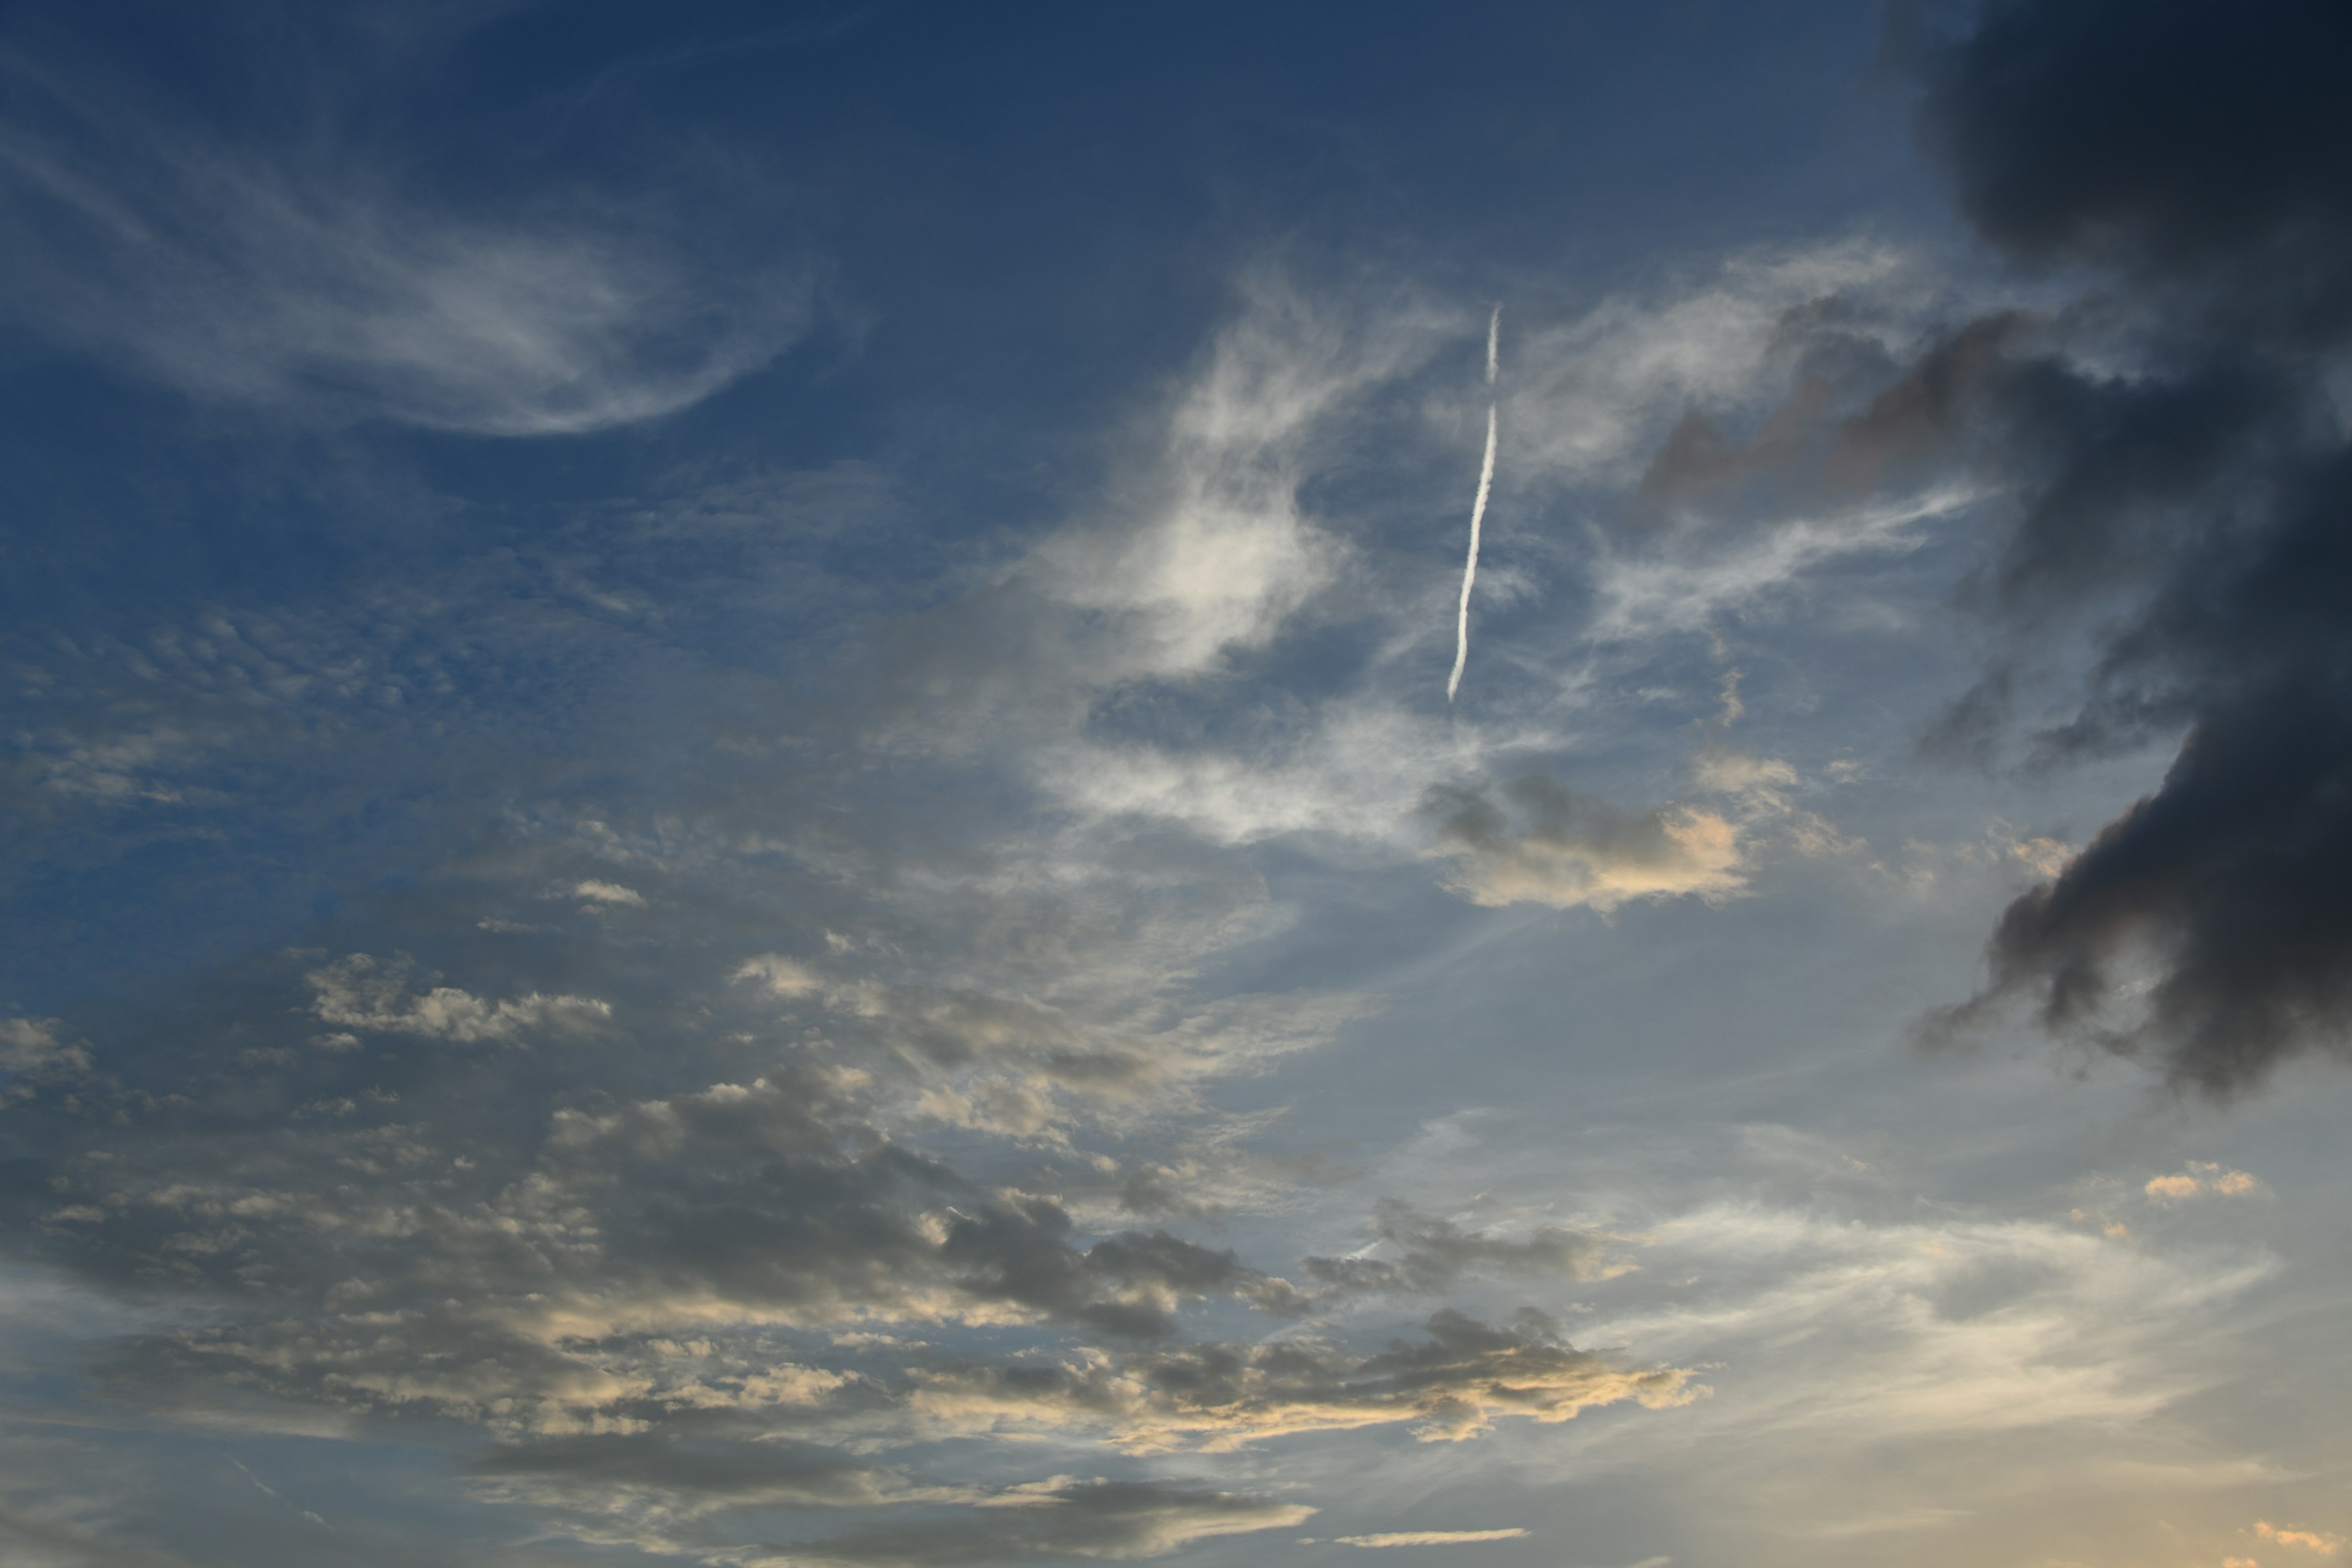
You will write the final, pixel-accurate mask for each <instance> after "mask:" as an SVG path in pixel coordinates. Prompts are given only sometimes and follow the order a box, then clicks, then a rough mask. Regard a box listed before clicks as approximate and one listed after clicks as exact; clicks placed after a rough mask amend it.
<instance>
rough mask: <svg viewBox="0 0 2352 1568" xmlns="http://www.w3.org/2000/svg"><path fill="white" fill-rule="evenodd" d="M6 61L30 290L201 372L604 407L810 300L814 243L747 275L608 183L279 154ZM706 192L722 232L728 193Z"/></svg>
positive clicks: (377, 413)
mask: <svg viewBox="0 0 2352 1568" xmlns="http://www.w3.org/2000/svg"><path fill="white" fill-rule="evenodd" d="M289 68H293V69H298V70H299V69H300V68H301V67H299V66H289ZM0 69H5V75H6V77H7V79H8V80H9V82H10V88H11V100H12V104H11V112H10V113H9V114H8V115H7V116H6V117H5V119H0V211H5V213H6V214H7V216H8V220H9V221H8V225H7V227H8V229H9V234H10V237H9V240H8V242H7V244H6V245H5V247H0V266H5V268H6V274H7V277H8V281H9V293H10V295H11V296H12V299H13V300H14V306H13V310H14V311H15V312H16V314H18V315H19V317H20V318H21V319H23V320H24V321H26V323H27V324H29V325H31V326H33V327H35V328H36V329H37V330H38V331H42V332H44V333H46V334H47V335H50V336H53V337H55V338H58V339H61V340H63V341H64V342H68V343H69V344H71V345H73V346H75V347H79V348H84V349H88V350H91V351H94V352H96V353H100V354H103V355H105V356H107V357H109V358H111V359H113V360H116V361H118V362H120V363H125V364H128V365H130V366H131V367H133V368H135V369H137V370H138V371H140V372H142V373H143V374H147V375H150V376H152V377H154V378H156V379H159V380H161V381H163V382H164V383H165V384H169V385H172V386H174V387H176V388H178V389H180V390H181V391H184V392H185V393H188V394H190V395H194V396H197V397H201V398H205V399H215V400H223V401H226V402H230V403H236V404H244V405H258V406H262V407H266V408H268V409H270V410H271V411H273V412H275V413H278V414H280V415H290V416H296V417H300V418H306V419H319V418H326V419H330V420H338V421H340V420H351V419H387V420H391V421H394V422H397V423H401V424H407V425H415V426H426V427H429V428H434V429H444V430H457V431H467V432H471V433H476V434H483V435H503V436H530V435H551V434H561V433H568V432H578V431H587V430H594V429H599V428H603V427H605V426H613V425H617V424H625V423H628V422H632V421H636V420H643V419H647V418H651V417H655V416H660V415H663V414H667V413H670V412H673V411H675V410H677V409H679V408H683V407H685V406H687V405H689V404H692V403H695V402H697V401H698V400H700V399H702V398H704V397H707V396H709V395H710V394H711V393H713V392H715V391H717V390H718V389H719V387H721V386H723V385H725V384H727V383H729V382H730V381H732V380H734V379H736V378H737V377H739V376H740V375H742V374H745V373H747V372H749V371H751V370H753V369H756V368H757V367H758V366H760V365H761V364H763V363H766V362H767V361H769V360H770V359H772V358H773V357H774V356H775V355H776V354H777V353H780V352H781V351H782V349H783V348H784V347H785V346H786V345H787V344H789V343H790V342H792V341H793V339H794V338H795V337H797V336H799V335H800V334H801V332H802V331H804V330H805V328H806V325H807V323H808V321H809V320H810V317H811V313H812V310H811V289H810V278H811V273H810V271H809V269H808V268H806V267H804V266H801V265H796V264H792V263H787V264H785V265H783V266H782V267H778V266H775V265H773V264H770V265H766V266H754V267H751V268H742V269H741V270H740V272H739V273H738V274H737V275H736V277H735V278H734V279H732V280H730V279H727V278H725V277H723V276H721V275H720V273H719V269H718V268H713V267H712V266H711V265H709V262H708V260H706V259H701V258H697V257H696V256H695V255H694V252H693V250H692V249H691V248H690V247H685V246H680V245H676V244H671V243H667V242H665V241H662V240H657V239H655V238H652V237H651V236H652V235H654V234H656V233H658V232H660V226H648V225H647V224H646V222H644V216H645V215H644V213H643V212H642V211H639V212H637V213H635V214H632V213H631V212H629V210H628V206H627V204H626V203H624V202H622V201H620V200H617V199H614V197H610V196H598V195H580V196H577V197H574V198H573V199H572V200H571V201H570V202H568V203H566V202H561V201H549V200H548V199H546V198H545V197H544V196H543V195H542V196H541V197H540V198H538V199H535V200H533V201H531V202H530V203H526V204H521V205H509V206H508V207H507V208H506V209H505V210H504V211H499V212H492V211H477V212H467V211H461V210H456V209H453V208H450V207H447V206H444V205H436V204H434V203H430V202H426V201H424V200H421V199H419V198H417V197H415V196H414V195H410V194H408V193H407V192H406V191H405V190H404V188H403V182H402V181H401V180H399V179H398V178H397V177H396V176H395V174H394V173H392V172H391V171H389V170H387V169H384V168H382V167H377V166H372V165H371V164H370V163H366V162H362V161H360V160H358V159H356V158H351V157H345V158H342V159H337V158H335V157H333V156H328V157H324V158H314V159H311V160H308V161H297V160H290V159H273V158H267V157H264V156H263V155H261V154H258V153H254V152H251V151H249V150H247V149H243V148H239V147H236V146H235V145H233V144H232V143H230V142H227V141H226V140H224V139H220V138H216V137H215V136H212V135H211V134H209V133H208V132H206V131H205V129H204V128H203V127H201V126H192V125H183V124H175V123H168V122H165V121H159V120H157V119H154V118H152V116H150V115H149V114H147V113H146V112H144V111H143V110H142V108H141V107H140V106H139V105H138V104H137V103H136V102H134V101H133V100H131V99H130V98H129V97H128V96H127V95H126V94H124V93H122V92H121V91H120V90H110V89H102V88H100V86H98V85H96V84H94V83H91V82H89V81H76V80H72V79H68V78H66V77H64V76H62V75H60V74H59V73H58V72H57V71H55V70H53V69H47V68H39V67H37V66H36V65H34V64H33V63H32V62H31V61H29V60H28V59H26V58H25V57H23V56H21V55H20V56H14V57H12V58H9V59H7V60H6V61H5V62H0ZM687 183H688V184H692V183H696V182H695V181H694V180H693V178H692V176H690V175H689V176H688V179H687ZM638 200H639V201H640V202H641V203H642V202H644V201H647V200H652V201H656V202H658V203H659V205H665V206H671V207H673V209H675V207H676V204H674V203H671V202H669V201H667V200H665V199H662V198H657V197H648V196H643V195H641V196H640V197H639V198H638ZM690 214H691V209H688V211H686V212H676V213H675V216H677V217H678V218H679V219H680V220H681V221H686V220H687V219H688V216H689V215H690ZM691 216H692V217H693V218H694V220H695V221H696V226H698V228H699V229H701V230H702V231H704V234H705V237H706V239H708V238H709V237H710V234H709V231H710V229H711V227H712V225H711V223H710V221H709V213H708V212H707V211H706V212H704V213H700V214H691Z"/></svg>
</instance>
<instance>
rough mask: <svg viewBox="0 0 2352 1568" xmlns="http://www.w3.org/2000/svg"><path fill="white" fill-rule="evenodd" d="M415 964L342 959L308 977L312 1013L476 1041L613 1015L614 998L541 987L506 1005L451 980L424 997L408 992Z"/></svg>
mask: <svg viewBox="0 0 2352 1568" xmlns="http://www.w3.org/2000/svg"><path fill="white" fill-rule="evenodd" d="M411 968H412V966H411V964H410V963H408V962H407V961H406V960H405V959H397V960H394V962H392V963H378V962H377V961H376V960H375V959H373V958H371V957H369V956H368V955H367V954H366V953H363V952H354V953H352V954H350V955H348V956H346V957H343V958H340V959H337V960H336V961H335V962H334V963H331V964H329V965H327V966H326V967H325V968H323V969H314V970H312V971H311V972H310V973H309V974H307V975H305V976H303V978H304V979H305V980H306V981H307V982H308V983H309V984H310V989H311V992H312V997H311V1002H310V1012H311V1015H312V1016H315V1017H316V1018H318V1019H319V1021H320V1023H324V1024H339V1025H341V1026H344V1027H346V1028H352V1029H372V1030H382V1031H384V1032H386V1033H391V1034H400V1035H417V1036H422V1037H425V1038H427V1039H443V1040H455V1041H457V1042H458V1043H460V1044H466V1045H471V1044H475V1043H478V1042H479V1041H483V1040H512V1039H516V1038H519V1037H523V1036H527V1035H530V1034H536V1033H541V1032H545V1033H553V1034H571V1033H577V1032H579V1031H581V1030H583V1029H592V1028H594V1027H596V1026H599V1025H602V1024H604V1023H605V1022H607V1021H608V1020H609V1019H610V1018H611V1017H612V1016H613V1006H612V1004H611V1003H609V1002H600V1001H598V1000H597V999H595V998H594V997H593V996H546V995H541V994H539V993H537V992H533V993H531V994H530V995H527V996H520V997H517V998H515V999H514V1000H512V1001H508V1002H485V1001H484V1000H482V999H481V998H480V997H478V996H476V995H473V994H469V993H467V992H465V991H461V990H459V989H457V987H456V986H454V985H436V986H434V987H433V988H432V989H431V990H429V991H427V992H425V994H423V995H422V996H413V995H410V994H408V976H409V973H410V971H411Z"/></svg>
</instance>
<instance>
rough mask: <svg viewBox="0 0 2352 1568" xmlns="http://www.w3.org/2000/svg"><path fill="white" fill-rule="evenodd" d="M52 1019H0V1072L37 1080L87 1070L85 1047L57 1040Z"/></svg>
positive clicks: (72, 1041) (87, 1048)
mask: <svg viewBox="0 0 2352 1568" xmlns="http://www.w3.org/2000/svg"><path fill="white" fill-rule="evenodd" d="M58 1027H59V1021H58V1019H55V1018H0V1072H7V1073H12V1074H14V1075H16V1077H19V1078H24V1079H32V1080H33V1081H35V1082H40V1081H43V1080H46V1079H53V1078H60V1077H70V1076H72V1075H74V1074H77V1073H86V1072H88V1071H89V1047H88V1046H86V1045H84V1044H82V1043H81V1042H80V1041H78V1040H66V1039H60V1038H59V1037H58Z"/></svg>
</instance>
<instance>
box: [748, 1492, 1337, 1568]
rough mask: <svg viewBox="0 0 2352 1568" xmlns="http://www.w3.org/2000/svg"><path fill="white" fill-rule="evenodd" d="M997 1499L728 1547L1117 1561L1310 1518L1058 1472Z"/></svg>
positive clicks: (889, 1556)
mask: <svg viewBox="0 0 2352 1568" xmlns="http://www.w3.org/2000/svg"><path fill="white" fill-rule="evenodd" d="M1000 1501H1004V1502H1010V1503H1013V1504H1015V1505H1017V1506H1013V1507H1000V1508H993V1509H989V1510H985V1511H979V1512H974V1513H968V1514H964V1515H961V1516H957V1517H954V1518H949V1519H941V1520H936V1521H928V1522H909V1523H904V1524H898V1525H883V1526H877V1527H876V1528H873V1529H869V1530H865V1531H855V1532H850V1533H845V1534H842V1535H836V1536H831V1537H827V1538H824V1539H822V1540H817V1541H810V1542H795V1543H793V1544H791V1545H782V1546H771V1547H758V1548H753V1549H751V1550H749V1551H746V1552H741V1553H740V1554H739V1553H735V1552H730V1553H729V1554H728V1556H727V1559H726V1560H727V1561H729V1562H730V1563H741V1564H743V1568H801V1565H803V1564H806V1565H808V1568H830V1565H832V1564H842V1565H844V1568H897V1565H898V1564H902V1563H905V1564H939V1565H940V1568H949V1565H953V1564H961V1563H1051V1562H1064V1561H1069V1560H1073V1559H1075V1560H1078V1561H1082V1562H1104V1563H1124V1562H1132V1561H1134V1560H1135V1559H1137V1558H1143V1557H1164V1556H1166V1555H1167V1554H1168V1553H1170V1552H1176V1551H1180V1550H1181V1549H1182V1548H1184V1547H1186V1546H1189V1545H1191V1544H1192V1542H1197V1541H1206V1540H1212V1539H1214V1538H1216V1537H1218V1536H1224V1535H1249V1534H1254V1533H1255V1532H1257V1531H1262V1530H1284V1529H1288V1528H1291V1527H1293V1526H1296V1525H1298V1524H1302V1523H1304V1522H1305V1521H1307V1520H1308V1519H1310V1518H1312V1517H1313V1516H1314V1513H1315V1510H1314V1509H1313V1508H1312V1507H1310V1506H1309V1505H1307V1504H1305V1503H1297V1502H1281V1501H1276V1500H1273V1499H1270V1498H1264V1497H1251V1496H1248V1495H1246V1494H1242V1493H1235V1492H1224V1491H1215V1490H1211V1489H1207V1488H1204V1487H1198V1486H1184V1485H1178V1484H1171V1483H1167V1482H1157V1481H1113V1480H1093V1481H1077V1480H1072V1479H1068V1478H1066V1477H1065V1478H1058V1479H1056V1480H1055V1482H1053V1483H1050V1484H1049V1485H1048V1486H1047V1487H1041V1488H1036V1489H1029V1490H1026V1491H1023V1492H1020V1493H1016V1494H1013V1495H1010V1496H1008V1497H1006V1498H1003V1499H1001V1500H1000Z"/></svg>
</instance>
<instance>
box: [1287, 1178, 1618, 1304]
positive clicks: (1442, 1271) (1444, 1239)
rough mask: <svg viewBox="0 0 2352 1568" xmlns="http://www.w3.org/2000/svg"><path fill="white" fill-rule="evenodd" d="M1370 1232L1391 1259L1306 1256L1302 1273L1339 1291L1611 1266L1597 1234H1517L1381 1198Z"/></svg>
mask: <svg viewBox="0 0 2352 1568" xmlns="http://www.w3.org/2000/svg"><path fill="white" fill-rule="evenodd" d="M1372 1234H1373V1235H1374V1236H1375V1237H1377V1238H1378V1239H1379V1241H1380V1242H1381V1244H1382V1245H1384V1246H1386V1247H1389V1248H1391V1249H1392V1250H1393V1252H1394V1254H1395V1256H1393V1257H1386V1258H1381V1257H1372V1256H1370V1255H1369V1251H1370V1249H1367V1250H1366V1251H1365V1252H1359V1253H1355V1254H1351V1255H1349V1257H1346V1258H1307V1260H1306V1263H1305V1265H1304V1267H1305V1268H1306V1271H1307V1277H1308V1278H1309V1279H1314V1280H1316V1281H1317V1282H1318V1283H1320V1284H1324V1285H1328V1286H1332V1287H1334V1288H1336V1289H1339V1290H1343V1291H1349V1292H1353V1291H1388V1290H1412V1291H1423V1292H1441V1291H1445V1290H1450V1289H1453V1288H1454V1285H1455V1284H1456V1283H1457V1282H1458V1281H1460V1280H1461V1279H1463V1278H1464V1277H1465V1276H1468V1275H1479V1274H1502V1275H1528V1274H1537V1275H1540V1274H1558V1275H1563V1276H1565V1277H1567V1278H1570V1279H1594V1278H1598V1277H1601V1276H1602V1275H1604V1274H1606V1273H1608V1272H1610V1269H1609V1266H1608V1265H1606V1264H1604V1263H1603V1262H1602V1261H1601V1257H1600V1248H1601V1243H1600V1239H1599V1238H1598V1237H1592V1236H1589V1235H1586V1234H1583V1233H1581V1232H1579V1231H1571V1230H1562V1229H1560V1228H1559V1227H1557V1226H1538V1228H1537V1229H1536V1230H1535V1231H1533V1232H1532V1233H1531V1234H1529V1235H1528V1236H1527V1237H1524V1238H1523V1239H1517V1240H1514V1239H1511V1238H1508V1237H1498V1236H1487V1235H1483V1234H1480V1233H1477V1232H1474V1231H1465V1230H1463V1229H1461V1228H1460V1227H1459V1226H1456V1225H1454V1222H1453V1221H1452V1220H1449V1219H1443V1218H1433V1217H1432V1216H1429V1215H1421V1214H1416V1213H1414V1212H1413V1210H1412V1205H1408V1204H1405V1203H1402V1202H1400V1201H1398V1200H1397V1199H1394V1198H1384V1199H1382V1200H1381V1203H1380V1204H1379V1205H1378V1206H1376V1207H1375V1208H1374V1210H1373V1213H1372Z"/></svg>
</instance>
